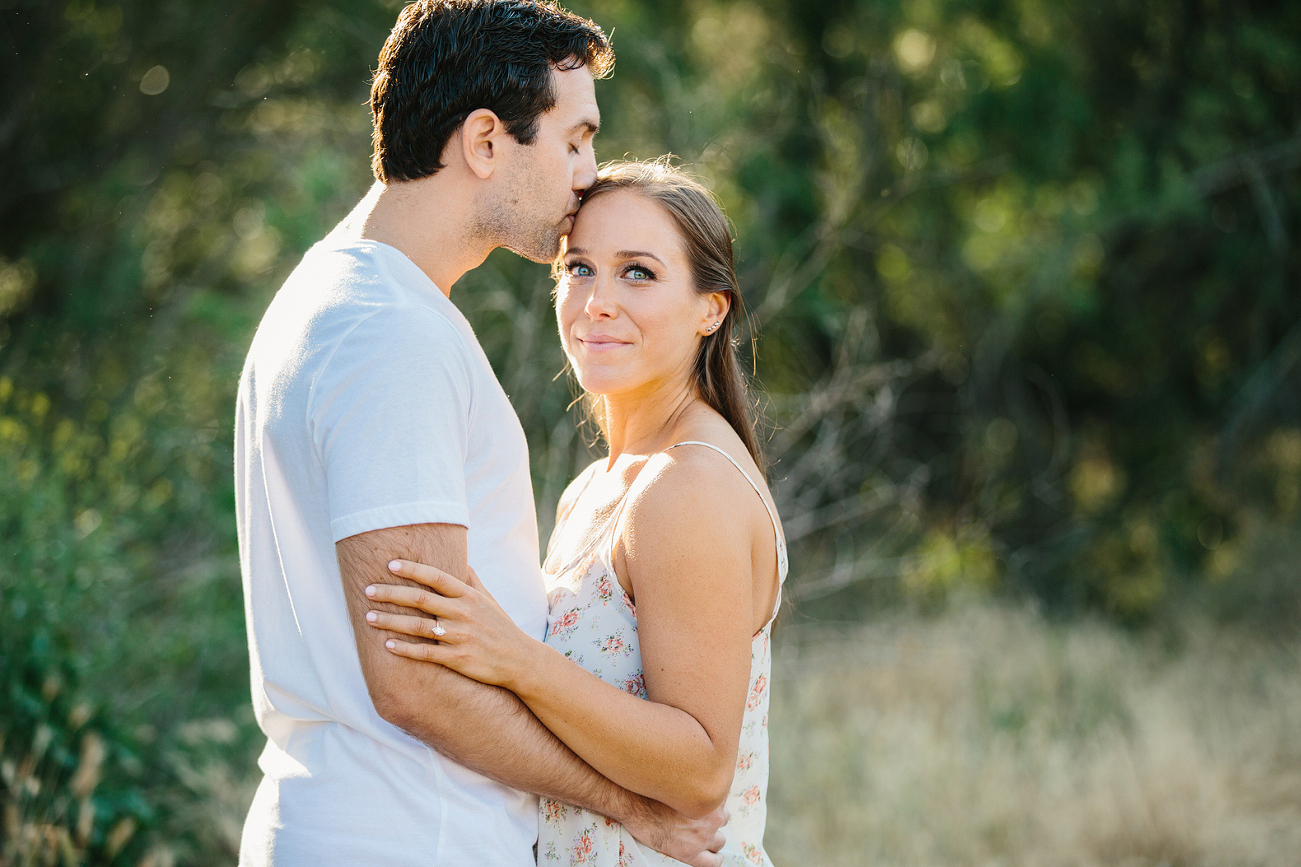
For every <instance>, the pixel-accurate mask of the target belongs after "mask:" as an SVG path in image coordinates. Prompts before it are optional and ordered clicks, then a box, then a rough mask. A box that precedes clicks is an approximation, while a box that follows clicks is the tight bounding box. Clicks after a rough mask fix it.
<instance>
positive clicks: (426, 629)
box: [366, 560, 539, 689]
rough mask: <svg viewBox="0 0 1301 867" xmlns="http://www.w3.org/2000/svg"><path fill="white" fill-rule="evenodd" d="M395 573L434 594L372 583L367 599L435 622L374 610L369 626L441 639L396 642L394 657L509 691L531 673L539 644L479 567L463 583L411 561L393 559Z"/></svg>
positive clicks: (368, 615) (388, 644)
mask: <svg viewBox="0 0 1301 867" xmlns="http://www.w3.org/2000/svg"><path fill="white" fill-rule="evenodd" d="M389 571H391V572H392V573H393V574H394V575H398V576H400V577H402V578H408V579H410V580H412V581H415V582H417V583H419V584H423V585H424V586H425V587H428V588H429V590H423V589H421V588H419V587H410V586H407V585H400V584H372V585H371V586H369V587H367V588H366V596H367V597H368V598H370V599H371V600H373V601H375V602H388V603H391V604H393V605H400V606H402V607H403V608H410V609H413V610H415V611H423V612H424V613H425V614H432V615H433V616H434V619H432V620H431V619H430V618H428V617H422V616H420V615H417V614H389V613H388V612H385V611H374V610H372V611H368V612H367V613H366V622H367V623H369V624H370V625H371V626H373V627H375V628H376V629H387V630H389V631H391V632H397V633H400V634H402V635H412V636H416V637H418V638H425V639H430V638H432V639H436V640H437V641H436V643H434V644H428V643H424V642H411V641H403V640H401V639H398V638H390V639H389V640H388V641H387V642H385V647H387V648H388V649H389V651H390V652H391V653H395V654H397V655H398V656H405V657H407V658H408V659H416V660H421V661H423V662H434V663H437V664H439V665H444V666H446V667H448V668H450V669H452V670H453V671H456V672H459V673H461V674H463V675H465V676H466V677H469V678H473V679H474V680H477V681H479V682H481V683H489V684H494V685H496V686H502V687H505V688H507V689H510V688H511V687H512V685H513V684H514V682H515V679H516V675H517V674H518V673H519V672H521V671H526V670H527V664H528V663H527V660H528V654H529V651H530V650H532V649H533V648H531V647H530V645H532V644H539V642H536V641H534V640H533V639H531V638H529V637H528V636H527V635H525V634H524V632H523V631H521V630H520V628H519V627H518V626H516V625H515V622H514V621H513V620H511V619H510V615H508V614H507V613H506V612H505V610H503V609H502V607H501V606H500V605H498V604H497V600H496V599H494V598H493V597H492V594H491V593H489V592H488V591H487V589H486V588H485V587H484V586H483V584H482V582H480V581H479V576H478V575H476V574H474V570H473V569H471V570H470V577H469V580H468V581H459V580H457V579H456V578H454V577H452V576H451V575H448V574H447V573H446V572H443V571H442V570H440V569H435V568H434V567H432V566H425V565H423V564H421V563H413V562H411V561H409V560H394V561H392V562H391V563H389ZM431 591H432V592H431Z"/></svg>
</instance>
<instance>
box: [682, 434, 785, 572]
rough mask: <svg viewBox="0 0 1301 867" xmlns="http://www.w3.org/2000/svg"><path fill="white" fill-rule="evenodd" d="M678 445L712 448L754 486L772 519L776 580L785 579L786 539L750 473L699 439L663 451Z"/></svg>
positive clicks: (716, 447)
mask: <svg viewBox="0 0 1301 867" xmlns="http://www.w3.org/2000/svg"><path fill="white" fill-rule="evenodd" d="M678 446H704V447H705V448H707V449H713V450H714V451H716V452H718V453H719V454H720V455H722V456H723V457H725V458H727V460H728V461H729V462H730V463H731V464H732V466H734V467H736V470H737V472H739V473H740V474H741V475H742V476H744V477H745V480H746V481H747V482H749V483H750V487H752V488H754V492H755V494H757V495H758V497H759V502H761V503H763V507H764V509H765V510H766V511H767V512H768V517H769V518H770V519H771V520H772V531H773V534H774V535H775V536H776V537H777V574H778V580H779V581H782V580H785V578H786V570H787V558H786V539H785V538H784V537H783V536H782V529H781V525H780V524H779V523H777V513H776V512H774V511H773V508H772V506H770V505H768V500H767V498H766V497H764V495H763V492H762V491H760V490H759V486H758V485H757V484H755V481H754V479H752V478H750V474H749V473H747V472H746V471H745V470H743V469H742V468H741V465H740V464H738V463H737V462H736V458H734V457H732V456H731V455H729V454H728V453H727V452H725V451H723V450H722V449H721V448H719V447H718V446H716V445H714V444H713V443H707V442H701V441H700V440H683V441H682V442H680V443H674V444H673V445H671V446H669V447H668V448H667V449H665V450H664V451H666V452H667V451H669V450H670V449H675V448H677V447H678Z"/></svg>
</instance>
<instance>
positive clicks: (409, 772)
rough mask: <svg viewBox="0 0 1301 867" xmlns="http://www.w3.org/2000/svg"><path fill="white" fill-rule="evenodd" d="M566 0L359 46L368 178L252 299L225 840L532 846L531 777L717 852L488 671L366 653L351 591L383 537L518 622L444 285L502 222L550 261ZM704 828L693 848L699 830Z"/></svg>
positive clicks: (479, 258)
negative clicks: (256, 315)
mask: <svg viewBox="0 0 1301 867" xmlns="http://www.w3.org/2000/svg"><path fill="white" fill-rule="evenodd" d="M613 60H614V58H613V54H612V52H611V50H610V47H609V44H608V43H607V41H606V38H605V36H604V34H603V33H602V32H601V31H600V29H599V28H597V27H596V26H595V25H594V24H592V23H591V22H588V21H586V20H584V19H581V18H578V17H576V16H574V15H571V14H569V13H567V12H564V11H561V10H559V9H556V8H554V7H550V6H547V5H543V4H539V3H534V2H526V0H486V2H465V0H422V2H417V3H415V4H412V5H411V6H409V7H407V8H406V9H405V10H404V11H403V13H402V15H401V17H400V18H399V20H398V23H397V25H396V27H395V28H394V31H393V33H392V34H391V35H390V37H389V39H388V42H387V43H386V44H385V46H384V50H383V52H382V54H381V56H380V65H379V70H378V72H377V74H376V78H375V82H374V87H373V90H372V99H371V107H372V111H373V113H374V120H375V134H374V140H375V155H374V161H373V168H374V172H375V175H376V177H377V179H378V182H377V183H376V185H375V187H374V188H373V189H372V190H371V192H370V194H368V195H367V197H366V198H365V199H363V200H362V202H361V203H360V204H359V205H358V206H357V208H356V209H355V210H354V211H353V212H352V214H350V215H349V216H348V217H347V218H346V219H345V220H344V221H343V223H341V224H340V225H339V226H338V227H337V228H336V229H335V230H334V231H333V232H332V233H331V234H330V235H329V236H328V237H327V238H325V239H324V240H323V241H322V242H320V243H319V244H317V245H316V246H315V247H313V248H312V249H311V250H310V251H308V253H307V254H306V256H305V257H304V258H303V261H302V263H301V264H300V265H299V267H298V268H297V269H296V270H295V271H294V273H293V274H292V275H291V276H290V277H289V279H288V280H287V281H286V283H285V285H284V286H283V287H282V288H281V290H280V292H279V293H278V294H277V295H276V297H275V299H274V300H273V301H272V302H271V305H270V307H269V308H268V310H267V312H266V315H265V317H264V318H263V320H262V323H261V325H260V326H259V328H258V331H257V335H256V336H255V337H254V339H253V344H252V347H251V348H250V350H249V355H248V360H247V362H246V364H245V368H244V372H243V376H242V377H241V381H240V390H239V399H238V407H237V419H236V458H235V459H236V491H237V513H238V515H237V516H238V522H239V537H240V557H241V567H242V570H243V575H244V592H245V613H246V617H247V620H248V631H249V652H250V658H251V669H252V681H253V702H254V708H255V711H256V714H257V718H258V722H259V725H260V726H261V727H262V729H263V731H264V732H266V734H267V745H266V749H265V750H264V751H263V753H262V757H261V759H260V760H259V765H260V766H261V768H262V770H263V772H264V774H265V776H264V779H263V781H262V784H261V785H260V786H259V788H258V791H257V795H256V797H255V798H254V801H253V805H252V807H251V809H250V811H249V815H248V819H247V821H246V823H245V826H244V836H243V841H242V844H241V853H240V860H241V863H242V864H244V865H248V867H254V865H263V864H271V863H279V864H313V865H316V864H369V863H374V864H380V863H383V864H395V865H401V864H413V865H414V864H422V865H518V867H524V865H531V864H533V844H534V841H535V839H536V834H537V801H536V798H535V797H534V795H533V794H526V793H535V794H546V795H549V796H551V797H554V798H557V799H559V800H562V801H567V802H570V803H575V804H579V805H582V806H585V807H589V808H591V809H593V810H596V811H598V812H601V813H603V814H605V815H608V816H610V817H611V818H613V819H616V820H618V821H621V822H623V823H624V824H625V825H627V826H628V827H629V829H630V830H632V832H633V833H634V834H635V835H637V836H638V837H639V838H641V839H643V840H645V841H646V842H647V843H648V844H650V845H651V846H654V847H655V848H658V849H661V850H663V851H665V852H667V853H668V854H671V855H673V856H674V857H677V858H679V859H681V860H686V861H690V862H692V863H696V864H701V865H705V864H717V863H719V862H718V856H717V855H716V854H714V853H715V852H716V851H717V849H718V847H719V846H720V845H721V837H720V836H719V835H718V834H717V833H716V832H717V819H716V818H709V819H706V820H701V821H691V820H688V819H686V818H685V817H682V816H679V815H678V814H676V813H674V812H673V811H671V810H669V809H668V808H667V807H664V806H663V805H662V804H658V803H656V802H653V801H648V800H647V799H644V798H641V797H639V796H636V795H633V794H632V793H629V792H626V791H624V790H622V789H620V788H618V787H617V786H615V785H614V784H613V783H610V782H609V781H608V780H605V779H604V778H603V777H601V776H600V775H599V774H597V773H596V772H595V771H593V770H592V769H591V768H590V767H588V766H587V765H586V764H584V763H583V762H582V761H581V760H579V759H578V758H577V757H576V756H574V755H573V754H572V753H571V752H570V751H569V750H568V749H567V748H565V747H564V745H563V744H561V743H560V742H559V741H557V740H556V739H555V737H554V736H552V735H551V734H550V732H548V731H547V730H546V729H545V728H543V727H542V726H541V725H540V724H539V723H538V722H537V720H536V719H535V718H534V717H533V716H532V715H531V714H530V713H529V712H528V711H527V709H526V708H524V706H523V705H522V704H521V703H520V702H519V701H518V699H516V698H515V697H514V696H513V695H511V694H510V693H508V692H505V691H503V690H499V689H496V688H493V687H488V686H484V685H482V684H479V683H476V682H474V681H470V680H468V679H465V678H462V677H460V676H459V675H457V674H455V673H453V672H451V671H449V670H446V669H443V668H440V667H437V666H430V665H421V664H418V663H412V662H409V661H406V660H403V659H401V658H399V657H397V656H394V655H392V654H389V653H388V652H387V651H386V650H385V649H384V647H383V641H384V640H385V638H386V636H385V635H384V634H383V633H380V632H379V631H377V630H374V629H370V628H368V627H367V626H366V625H365V622H364V619H363V618H364V612H365V610H366V609H367V608H369V607H370V606H369V604H368V602H367V600H366V599H365V596H364V588H365V587H366V586H367V585H368V584H371V583H374V582H376V581H381V580H392V579H391V576H390V575H389V574H388V572H387V570H386V564H387V563H388V562H389V561H390V560H391V559H393V558H395V557H402V558H407V559H411V560H418V561H422V562H425V563H429V564H432V565H435V566H438V567H440V568H442V569H444V570H445V571H447V572H450V573H452V574H455V575H459V576H462V577H464V576H465V575H466V574H467V563H470V564H473V565H474V568H475V571H476V572H477V573H478V575H479V576H480V578H481V579H482V580H483V582H484V584H485V585H487V586H488V587H489V589H490V590H491V591H492V593H493V594H494V596H496V598H497V599H498V600H500V601H501V603H502V605H503V606H504V607H505V608H506V609H507V611H508V612H509V613H510V614H511V616H512V617H513V618H515V620H516V622H518V623H519V624H520V625H521V626H522V627H523V628H524V629H526V630H527V631H529V632H531V633H532V634H534V635H538V636H541V634H542V633H543V630H544V627H545V617H546V600H545V597H544V595H543V590H542V585H541V576H540V572H539V566H538V563H539V558H538V547H537V527H536V518H535V516H534V511H533V498H532V492H531V489H530V483H529V472H528V452H527V448H526V444H525V441H524V433H523V430H522V429H521V427H520V424H519V421H518V419H517V418H516V416H515V414H514V412H513V410H512V409H511V406H510V403H509V402H508V400H507V398H506V395H505V394H504V393H503V392H502V389H501V386H500V385H499V384H498V383H497V381H496V379H495V378H494V376H493V373H492V370H491V369H490V368H489V366H488V362H487V359H486V358H485V357H484V354H483V351H482V350H481V349H480V347H479V344H478V343H477V341H476V340H475V337H474V334H473V332H472V331H471V329H470V326H469V324H468V323H467V322H466V321H465V319H464V318H463V317H462V316H461V315H460V313H459V312H458V311H457V309H456V307H455V305H454V304H452V302H451V300H450V289H451V287H452V286H453V285H454V284H455V283H456V281H457V280H458V279H459V278H460V277H461V275H462V274H464V273H465V272H466V271H467V270H469V269H471V268H474V267H476V266H477V265H479V264H480V263H482V262H483V260H484V258H485V257H486V256H487V255H488V253H489V252H490V251H491V250H493V249H494V248H496V247H499V246H504V247H508V248H510V249H513V250H515V251H517V252H519V253H520V254H521V255H524V256H526V257H528V258H530V259H533V260H535V261H539V262H546V261H549V260H551V259H552V258H553V257H554V256H555V255H556V253H557V252H558V250H559V246H560V242H561V238H562V237H563V236H564V234H566V233H567V232H568V231H569V228H570V227H571V226H572V225H573V214H574V212H575V211H576V210H577V208H578V200H579V195H580V193H581V192H582V191H583V190H584V189H586V188H587V186H589V185H590V184H591V183H592V181H593V180H594V179H595V174H596V164H595V158H594V156H593V150H592V137H593V136H594V135H595V133H596V130H597V126H598V125H599V122H600V114H599V111H598V108H597V104H596V98H595V91H594V88H593V79H594V78H597V77H602V76H603V75H605V74H606V73H607V72H608V71H609V69H610V66H611V65H612V63H613ZM711 850H712V851H711Z"/></svg>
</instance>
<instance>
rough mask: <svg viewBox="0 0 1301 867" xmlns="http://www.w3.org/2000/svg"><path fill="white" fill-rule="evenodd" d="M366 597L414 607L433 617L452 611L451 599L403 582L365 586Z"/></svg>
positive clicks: (443, 615) (445, 614)
mask: <svg viewBox="0 0 1301 867" xmlns="http://www.w3.org/2000/svg"><path fill="white" fill-rule="evenodd" d="M366 598H367V599H370V600H371V601H373V602H390V603H392V604H394V605H401V606H402V607H403V608H414V609H416V610H417V611H423V612H425V613H426V614H432V615H434V616H435V617H448V616H450V615H451V613H452V606H453V602H452V600H450V599H448V598H447V597H445V596H440V595H439V594H437V593H430V592H429V591H428V590H422V589H420V588H419V587H407V586H406V585H404V584H372V585H370V586H369V587H367V588H366Z"/></svg>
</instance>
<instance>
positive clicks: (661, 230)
mask: <svg viewBox="0 0 1301 867" xmlns="http://www.w3.org/2000/svg"><path fill="white" fill-rule="evenodd" d="M647 245H655V246H658V247H668V248H670V250H669V252H677V251H679V250H680V248H681V246H682V238H681V232H679V231H678V226H677V223H676V222H674V220H673V217H672V216H671V215H670V214H669V212H668V210H667V209H666V208H665V207H664V206H663V205H662V204H660V203H659V202H657V201H656V200H655V199H653V198H651V197H649V196H647V195H645V194H643V193H641V192H638V191H635V190H612V191H610V192H608V193H601V194H600V195H598V196H596V197H594V198H592V199H589V200H587V201H585V202H583V205H582V207H581V208H579V211H578V217H577V219H576V220H575V223H574V230H573V232H572V233H571V234H570V236H569V249H570V251H571V252H574V253H577V252H579V251H580V250H589V251H591V252H596V250H597V248H600V250H601V251H602V252H611V251H620V250H638V249H644V248H645V247H646V246H647Z"/></svg>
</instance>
